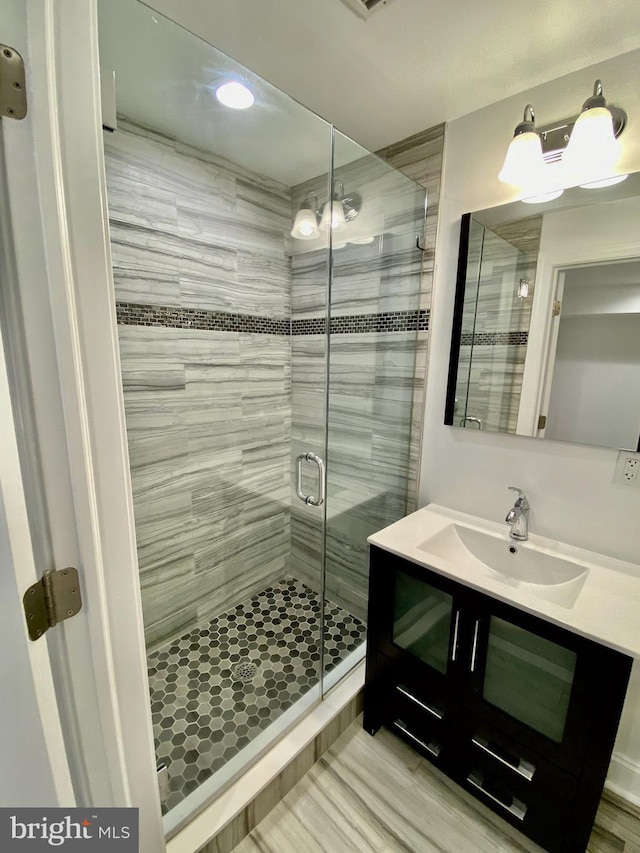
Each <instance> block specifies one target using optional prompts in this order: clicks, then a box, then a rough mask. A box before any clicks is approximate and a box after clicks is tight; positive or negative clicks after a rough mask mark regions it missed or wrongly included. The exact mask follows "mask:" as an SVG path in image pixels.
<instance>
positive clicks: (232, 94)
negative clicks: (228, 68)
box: [216, 80, 256, 110]
mask: <svg viewBox="0 0 640 853" xmlns="http://www.w3.org/2000/svg"><path fill="white" fill-rule="evenodd" d="M216 98H217V99H218V100H219V101H220V103H221V104H223V105H224V106H225V107H231V109H232V110H246V109H247V108H248V107H251V106H253V104H254V102H255V100H256V99H255V98H254V96H253V92H252V91H251V90H250V89H247V87H246V86H243V85H242V83H238V82H237V81H235V80H232V81H231V82H229V83H223V84H222V85H221V86H218V88H217V89H216Z"/></svg>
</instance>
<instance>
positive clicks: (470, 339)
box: [460, 331, 529, 347]
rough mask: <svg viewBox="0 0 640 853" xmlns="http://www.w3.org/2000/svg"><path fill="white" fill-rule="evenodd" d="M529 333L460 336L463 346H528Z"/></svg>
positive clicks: (466, 334) (479, 333)
mask: <svg viewBox="0 0 640 853" xmlns="http://www.w3.org/2000/svg"><path fill="white" fill-rule="evenodd" d="M528 339H529V333H528V332H522V331H519V332H476V333H475V334H474V333H473V332H463V333H462V335H461V336H460V345H461V346H463V347H464V346H471V345H472V344H473V346H489V347H497V346H504V345H507V346H526V345H527V341H528Z"/></svg>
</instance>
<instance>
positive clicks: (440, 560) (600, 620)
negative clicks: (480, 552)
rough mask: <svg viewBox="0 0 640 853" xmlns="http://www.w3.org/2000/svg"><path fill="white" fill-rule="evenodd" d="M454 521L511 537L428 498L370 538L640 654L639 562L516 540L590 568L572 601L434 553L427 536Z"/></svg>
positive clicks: (503, 528)
mask: <svg viewBox="0 0 640 853" xmlns="http://www.w3.org/2000/svg"><path fill="white" fill-rule="evenodd" d="M452 523H455V524H460V525H463V526H465V527H469V528H472V529H475V530H479V531H482V532H485V533H489V534H493V535H497V536H503V537H504V540H505V543H508V542H509V541H510V540H509V528H508V526H507V525H506V524H498V523H497V522H492V521H487V520H486V519H483V518H478V517H476V516H472V515H467V514H466V513H462V512H457V511H456V510H452V509H448V508H446V507H442V506H438V505H437V504H429V506H426V507H423V508H422V509H419V510H417V511H416V512H414V513H412V514H411V515H408V516H406V517H405V518H402V519H400V521H397V522H396V523H395V524H392V525H390V526H389V527H386V528H385V529H384V530H381V531H379V532H378V533H375V534H374V535H373V536H370V537H369V539H368V541H369V543H370V544H371V545H375V546H377V547H378V548H382V549H384V550H385V551H389V552H391V553H392V554H396V555H397V556H399V557H404V558H406V559H407V560H410V561H411V562H412V563H416V564H418V565H420V566H425V567H426V568H429V569H432V570H433V571H434V572H436V573H437V574H439V575H443V576H445V577H448V578H451V579H452V580H454V581H458V582H460V583H462V584H464V585H465V586H468V587H471V588H472V589H476V590H478V591H479V592H483V593H486V594H487V595H490V596H492V597H493V598H496V599H499V600H500V601H504V602H506V603H507V604H512V605H513V606H515V607H517V608H519V609H520V610H524V611H526V612H527V613H533V614H534V615H536V616H540V617H541V618H543V619H546V620H547V621H548V622H552V623H554V624H555V625H559V626H560V627H562V628H567V629H569V630H570V631H574V632H575V633H577V634H581V635H582V636H583V637H588V638H589V639H591V640H595V641H596V642H599V643H602V644H603V645H605V646H608V647H609V648H612V649H617V650H618V651H620V652H623V653H624V654H627V655H630V656H632V657H634V658H640V565H635V564H634V563H626V562H623V561H622V560H616V559H614V558H613V557H607V556H605V555H603V554H596V553H594V552H592V551H586V550H584V549H582V548H575V547H574V546H572V545H566V544H564V543H562V542H556V541H555V540H552V539H546V538H545V537H542V536H537V535H536V534H532V533H530V534H529V540H528V542H527V543H513V544H518V545H519V546H521V547H530V548H533V549H535V550H538V551H541V552H544V553H546V554H551V555H553V556H556V557H559V558H562V559H564V560H569V561H571V562H574V563H577V564H579V565H581V566H585V567H586V568H587V569H588V570H589V571H588V573H587V575H586V577H585V579H584V582H583V583H582V585H581V588H580V590H579V592H578V594H577V596H576V598H575V602H573V603H572V604H571V605H570V606H567V605H564V604H559V603H556V602H554V601H550V600H546V599H545V598H542V597H540V596H539V595H537V594H535V591H532V588H533V585H532V584H519V583H517V582H516V583H505V582H504V578H503V579H502V580H501V579H500V578H501V576H500V575H498V574H497V573H494V572H491V571H490V570H486V567H484V566H483V567H482V568H483V569H485V571H484V572H479V571H478V566H481V564H480V563H478V562H477V561H475V560H473V559H471V560H469V561H466V560H464V559H462V560H460V559H456V560H455V561H453V560H449V559H445V558H444V557H442V556H438V555H436V554H433V553H429V551H428V550H426V549H427V548H428V543H426V542H425V540H428V539H429V538H430V537H431V536H434V535H435V534H437V533H438V532H439V531H442V530H444V529H445V528H446V527H447V526H450V525H451V524H452ZM420 546H421V547H420ZM492 575H493V576H492Z"/></svg>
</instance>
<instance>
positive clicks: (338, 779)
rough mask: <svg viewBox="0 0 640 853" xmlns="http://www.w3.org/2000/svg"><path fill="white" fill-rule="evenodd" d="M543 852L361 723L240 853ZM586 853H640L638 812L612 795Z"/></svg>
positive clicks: (399, 744) (395, 741)
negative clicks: (369, 731)
mask: <svg viewBox="0 0 640 853" xmlns="http://www.w3.org/2000/svg"><path fill="white" fill-rule="evenodd" d="M301 850H304V851H305V853H401V852H402V853H522V851H529V853H532V851H534V853H542V850H541V848H540V847H538V846H537V845H535V844H533V842H531V841H529V840H528V839H526V838H524V837H523V836H521V835H519V834H518V833H517V832H516V830H514V829H512V827H510V826H509V825H508V824H506V823H505V822H504V821H502V820H501V819H500V818H499V817H497V816H495V815H494V814H493V813H492V812H490V811H489V810H488V809H485V808H484V806H482V805H481V804H480V803H478V802H477V801H475V800H473V798H471V797H470V796H468V795H466V794H465V793H464V792H461V791H460V789H459V788H457V787H456V786H455V785H454V783H453V782H451V781H450V780H448V779H446V778H445V777H444V776H442V774H440V773H438V771H437V770H435V769H434V768H433V767H432V765H430V764H429V762H427V761H426V760H425V759H423V758H422V757H421V756H420V755H418V754H417V753H416V752H415V751H414V750H412V749H411V748H410V747H409V746H408V745H407V744H405V743H404V742H403V741H401V740H400V739H399V738H397V737H396V736H395V735H393V734H392V733H391V732H389V731H387V730H386V729H381V730H380V731H379V732H378V733H377V734H376V736H375V737H371V736H370V735H369V734H367V733H366V732H365V731H364V730H363V729H362V718H361V717H359V718H358V719H356V720H355V722H354V723H352V724H351V726H350V727H349V728H348V729H347V731H346V732H345V733H344V734H343V735H342V736H341V737H340V738H339V739H338V740H337V741H336V742H335V743H334V744H333V746H332V747H331V748H330V749H329V750H328V751H327V752H326V753H325V754H324V756H323V757H322V758H321V759H320V760H319V761H318V762H317V763H316V764H315V765H314V766H313V767H312V768H311V770H310V771H309V772H308V773H307V774H306V776H304V777H303V778H302V779H301V780H300V782H298V784H297V785H296V786H295V787H294V788H293V789H292V790H291V791H290V792H289V793H288V794H287V796H286V797H285V798H284V799H283V800H282V801H281V802H280V803H279V804H278V805H277V806H276V807H275V808H274V809H273V810H272V811H271V812H270V813H269V814H268V815H267V817H266V818H265V819H264V820H263V821H262V822H261V823H260V824H259V825H258V826H257V827H256V828H255V829H254V830H253V831H252V832H251V833H250V834H249V835H247V836H246V838H245V839H244V840H243V841H242V842H241V843H240V844H239V845H237V846H236V847H235V849H234V853H300V851H301ZM587 853H640V810H638V809H637V808H636V807H634V806H632V805H630V804H628V803H625V802H624V801H623V800H620V799H619V798H616V797H615V796H614V795H611V794H608V793H607V794H606V795H605V797H603V800H602V802H601V805H600V809H599V811H598V817H597V819H596V825H595V827H594V830H593V833H592V836H591V840H590V842H589V846H588V848H587Z"/></svg>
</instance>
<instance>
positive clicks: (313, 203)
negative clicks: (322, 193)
mask: <svg viewBox="0 0 640 853" xmlns="http://www.w3.org/2000/svg"><path fill="white" fill-rule="evenodd" d="M319 220H320V211H319V210H318V195H317V193H313V192H310V193H307V195H306V198H305V200H304V201H303V202H302V204H301V205H300V210H299V211H298V212H297V213H296V218H295V219H294V221H293V228H292V229H291V236H292V237H295V239H296V240H314V239H315V238H316V237H319V236H320V229H319V228H318V222H319Z"/></svg>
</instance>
